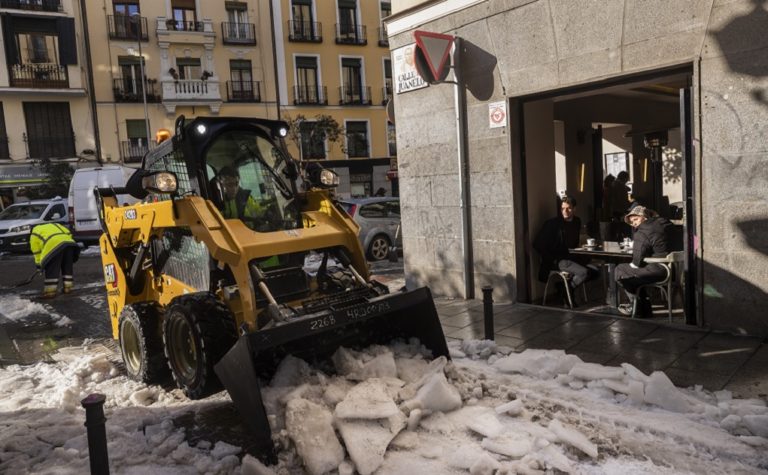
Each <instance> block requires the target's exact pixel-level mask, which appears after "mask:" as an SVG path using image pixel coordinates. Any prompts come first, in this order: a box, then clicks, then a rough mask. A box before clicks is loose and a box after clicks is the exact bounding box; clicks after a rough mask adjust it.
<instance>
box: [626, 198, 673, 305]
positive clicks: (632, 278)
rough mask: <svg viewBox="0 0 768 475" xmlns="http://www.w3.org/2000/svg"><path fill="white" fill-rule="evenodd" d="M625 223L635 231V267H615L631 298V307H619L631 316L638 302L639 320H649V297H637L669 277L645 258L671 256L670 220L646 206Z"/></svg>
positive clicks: (632, 264)
mask: <svg viewBox="0 0 768 475" xmlns="http://www.w3.org/2000/svg"><path fill="white" fill-rule="evenodd" d="M624 222H626V223H627V224H629V225H630V226H632V227H633V228H634V229H635V235H634V244H633V246H632V263H631V264H619V265H618V266H616V282H618V284H619V285H621V286H622V287H624V290H625V291H626V293H627V296H628V297H629V304H624V305H621V306H619V311H620V312H621V313H623V314H625V315H631V314H632V305H633V304H634V301H635V299H637V298H639V299H640V300H639V301H638V307H637V313H636V315H637V316H639V317H650V316H651V314H652V312H651V302H650V300H649V299H648V297H647V296H645V297H643V296H639V295H637V290H638V288H639V287H640V286H641V285H643V284H650V283H653V282H658V281H660V280H663V279H664V277H665V276H666V271H665V270H664V266H662V265H661V264H647V263H645V262H644V261H643V259H645V258H646V257H665V256H666V255H667V254H668V253H669V244H668V237H667V233H668V230H669V228H670V226H672V223H670V222H669V221H668V220H667V219H665V218H661V217H659V215H658V214H657V213H656V212H655V211H653V210H651V209H648V208H646V207H645V206H635V207H634V208H632V209H631V210H630V211H629V213H627V215H626V216H625V217H624Z"/></svg>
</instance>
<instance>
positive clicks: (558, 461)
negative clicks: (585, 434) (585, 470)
mask: <svg viewBox="0 0 768 475" xmlns="http://www.w3.org/2000/svg"><path fill="white" fill-rule="evenodd" d="M534 455H535V456H536V459H537V460H538V461H539V462H540V463H541V464H542V465H544V466H545V467H547V468H556V469H558V470H560V471H561V472H565V473H573V471H574V470H573V464H571V460H570V459H569V458H568V457H566V456H565V454H564V453H563V452H562V451H561V450H560V449H559V448H558V447H557V446H556V445H551V444H550V445H547V446H546V447H543V448H542V449H540V450H539V451H538V452H536V453H535V454H534Z"/></svg>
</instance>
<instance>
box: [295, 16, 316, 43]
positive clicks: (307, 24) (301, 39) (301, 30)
mask: <svg viewBox="0 0 768 475" xmlns="http://www.w3.org/2000/svg"><path fill="white" fill-rule="evenodd" d="M288 41H294V42H297V43H322V42H323V25H322V23H319V22H313V21H294V20H289V21H288Z"/></svg>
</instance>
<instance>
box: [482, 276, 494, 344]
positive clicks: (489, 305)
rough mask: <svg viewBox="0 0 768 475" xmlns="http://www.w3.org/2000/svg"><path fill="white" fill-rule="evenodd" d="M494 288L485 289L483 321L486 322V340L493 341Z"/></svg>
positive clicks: (487, 286)
mask: <svg viewBox="0 0 768 475" xmlns="http://www.w3.org/2000/svg"><path fill="white" fill-rule="evenodd" d="M491 294H493V287H491V286H490V285H486V286H485V287H483V320H484V321H485V339H486V340H493V339H494V338H493V295H491Z"/></svg>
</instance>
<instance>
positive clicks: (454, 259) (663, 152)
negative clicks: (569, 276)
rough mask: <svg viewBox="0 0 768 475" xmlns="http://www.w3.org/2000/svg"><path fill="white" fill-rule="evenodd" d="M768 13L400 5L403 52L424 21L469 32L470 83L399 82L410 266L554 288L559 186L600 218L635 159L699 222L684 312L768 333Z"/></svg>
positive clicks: (659, 189) (419, 278)
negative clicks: (540, 241)
mask: <svg viewBox="0 0 768 475" xmlns="http://www.w3.org/2000/svg"><path fill="white" fill-rule="evenodd" d="M412 3H413V2H412ZM766 19H768V12H766V11H765V9H764V8H763V6H762V4H760V3H759V2H749V1H741V2H716V3H715V5H714V6H712V5H711V4H710V3H705V2H668V1H661V0H656V1H652V2H650V4H649V2H640V1H633V0H628V1H627V2H620V3H616V2H586V3H585V2H556V3H555V4H553V3H552V2H545V1H535V0H534V1H524V2H478V1H475V0H464V1H457V2H453V3H452V9H446V8H442V7H441V5H438V4H434V5H433V4H431V3H430V2H424V3H422V4H421V6H417V7H413V8H411V9H409V10H403V11H400V12H396V13H395V14H394V15H393V16H392V17H390V18H389V19H388V21H387V31H388V32H389V35H390V48H391V49H392V51H393V56H397V54H398V51H403V48H406V47H409V46H411V45H413V44H414V41H415V40H414V32H415V31H417V30H421V31H430V32H435V33H442V34H448V35H451V36H454V37H456V38H458V39H459V40H458V42H459V43H458V44H460V47H459V48H458V51H454V52H452V53H451V58H450V61H451V66H452V67H457V68H458V71H460V74H461V76H462V77H461V84H462V86H463V88H462V89H463V94H459V95H458V96H456V95H455V94H456V91H455V90H454V86H453V85H452V84H450V83H441V84H432V85H429V86H428V87H418V88H411V87H409V88H404V89H403V90H398V91H397V93H396V95H395V113H396V120H397V124H398V137H397V140H398V152H399V153H398V160H399V167H398V180H399V188H400V195H401V199H402V200H403V202H404V203H408V206H404V207H403V248H404V257H405V263H406V269H407V270H408V272H407V274H408V275H409V279H411V280H412V282H409V283H410V284H411V285H415V284H426V285H429V286H430V287H431V288H432V290H433V292H434V293H436V294H438V295H449V296H454V297H475V296H479V294H480V291H479V289H480V288H481V287H482V286H485V285H491V286H493V287H494V298H495V299H496V300H497V301H521V302H531V303H535V302H537V300H538V299H540V297H541V293H542V287H541V286H540V284H539V283H538V282H537V280H536V279H535V278H534V277H533V276H534V274H535V272H534V269H535V267H536V266H537V259H538V257H537V256H536V253H535V252H534V251H533V249H532V246H531V242H532V239H533V238H534V236H535V234H536V233H537V231H538V229H539V227H540V226H541V224H542V222H543V221H544V220H545V219H547V218H549V217H553V216H555V215H556V213H557V207H556V206H557V195H558V193H559V192H566V193H568V194H570V195H575V196H576V197H577V199H578V201H579V203H580V204H579V209H578V214H580V215H581V216H582V220H583V221H584V222H585V223H591V224H592V226H593V229H592V230H591V232H596V233H598V236H600V235H601V234H600V233H601V228H602V229H605V228H606V226H604V225H603V226H601V223H605V221H604V219H603V218H602V216H604V210H603V199H602V181H603V179H604V178H605V177H606V176H607V175H608V173H611V174H613V173H612V172H617V173H618V172H620V171H625V172H627V173H628V174H629V175H630V184H631V186H632V194H633V195H636V196H637V197H639V199H641V200H642V201H643V203H644V204H647V205H649V206H652V207H656V208H658V209H660V210H663V213H664V214H665V215H667V216H670V217H674V219H675V221H676V225H677V226H679V228H680V230H681V235H680V247H681V252H683V253H684V254H685V260H684V262H683V263H682V264H681V265H680V268H681V274H682V277H681V279H682V282H683V284H684V287H683V288H684V297H683V304H684V305H685V306H686V307H685V316H684V318H683V319H682V320H681V322H682V324H688V325H699V326H703V327H708V328H713V329H720V330H724V331H729V332H734V333H744V334H750V335H759V336H767V335H768V319H766V318H765V317H764V316H763V313H764V312H761V311H760V309H763V308H766V305H768V294H767V293H766V292H767V291H768V273H766V269H768V247H766V246H765V245H764V243H765V236H766V235H768V211H766V210H768V207H767V206H766V201H765V200H766V198H765V197H766V196H768V175H766V173H765V172H764V170H765V169H766V167H765V165H764V163H765V153H766V152H765V145H764V137H765V136H766V133H767V132H768V108H767V106H766V101H765V99H764V98H765V97H766V96H767V95H768V82H766V81H768V39H767V38H766V36H765V35H764V34H762V28H760V27H757V25H762V24H765V22H766ZM753 26H754V28H753ZM394 74H395V76H396V77H399V75H398V71H395V72H394ZM448 79H449V80H450V79H452V75H449V77H448ZM456 104H458V108H461V111H460V112H462V113H463V114H464V120H465V122H466V126H465V128H464V129H462V128H461V120H457V117H461V114H459V112H458V109H457V106H456ZM499 104H501V106H499ZM500 110H501V111H503V113H501V114H500V113H499V111H500ZM457 123H459V126H458V127H457ZM462 143H463V144H465V150H466V156H465V157H464V160H465V161H462V158H461V157H460V156H458V153H457V151H458V149H460V148H461V144H462ZM460 172H462V173H460ZM461 176H465V178H464V179H463V180H462V179H460V177H461ZM464 190H466V192H465V191H464ZM415 270H418V272H415ZM462 289H464V291H462Z"/></svg>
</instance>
